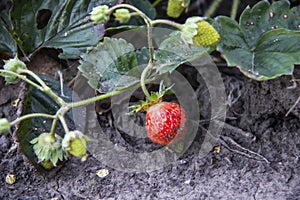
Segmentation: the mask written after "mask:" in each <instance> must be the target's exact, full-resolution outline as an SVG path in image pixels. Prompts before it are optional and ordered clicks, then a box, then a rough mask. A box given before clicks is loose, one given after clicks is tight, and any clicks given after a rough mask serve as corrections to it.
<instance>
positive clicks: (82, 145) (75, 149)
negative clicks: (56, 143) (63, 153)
mask: <svg viewBox="0 0 300 200" xmlns="http://www.w3.org/2000/svg"><path fill="white" fill-rule="evenodd" d="M69 147H70V150H69V153H70V154H71V155H73V156H75V157H79V158H81V157H83V156H85V155H86V142H85V140H81V139H79V138H75V139H74V140H72V141H71V143H70V146H69Z"/></svg>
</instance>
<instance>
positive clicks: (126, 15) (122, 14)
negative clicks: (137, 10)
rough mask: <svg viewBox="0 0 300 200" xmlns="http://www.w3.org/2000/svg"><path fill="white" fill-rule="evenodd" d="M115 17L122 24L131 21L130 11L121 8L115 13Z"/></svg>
mask: <svg viewBox="0 0 300 200" xmlns="http://www.w3.org/2000/svg"><path fill="white" fill-rule="evenodd" d="M114 16H115V17H116V20H117V21H119V22H120V23H126V22H128V21H129V19H130V17H131V14H130V12H129V10H128V9H126V8H120V9H117V10H116V11H115V13H114Z"/></svg>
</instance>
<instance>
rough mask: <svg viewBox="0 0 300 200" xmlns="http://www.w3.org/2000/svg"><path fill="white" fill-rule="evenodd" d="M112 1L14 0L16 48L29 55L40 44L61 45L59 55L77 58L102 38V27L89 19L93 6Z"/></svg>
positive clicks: (12, 14)
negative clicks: (18, 39)
mask: <svg viewBox="0 0 300 200" xmlns="http://www.w3.org/2000/svg"><path fill="white" fill-rule="evenodd" d="M111 2H114V1H113V0H79V1H77V0H64V1H62V0H45V1H34V0H31V1H28V0H15V1H14V2H13V7H12V9H11V18H12V21H13V27H14V31H15V33H16V34H17V36H19V37H20V39H21V42H20V43H19V45H20V47H21V48H22V49H23V51H24V52H25V53H26V54H28V55H29V54H31V53H33V52H34V51H35V50H37V49H38V48H41V47H54V48H61V49H62V50H63V53H62V54H60V57H61V58H78V57H79V55H80V54H81V53H82V52H86V49H87V48H88V47H90V46H95V45H96V44H97V43H98V41H99V39H101V38H102V37H103V34H104V27H103V26H102V25H95V24H93V23H92V22H91V21H89V12H90V11H91V10H92V8H93V7H94V6H96V5H100V4H108V3H111Z"/></svg>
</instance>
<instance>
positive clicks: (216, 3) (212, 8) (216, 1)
mask: <svg viewBox="0 0 300 200" xmlns="http://www.w3.org/2000/svg"><path fill="white" fill-rule="evenodd" d="M221 2H222V0H214V2H213V3H212V4H211V6H210V7H209V9H208V10H207V11H206V12H205V14H204V16H205V17H211V16H212V15H213V14H214V13H215V11H216V10H217V8H218V6H219V4H220V3H221Z"/></svg>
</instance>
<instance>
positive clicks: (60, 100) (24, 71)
mask: <svg viewBox="0 0 300 200" xmlns="http://www.w3.org/2000/svg"><path fill="white" fill-rule="evenodd" d="M20 73H24V74H28V75H30V76H31V77H32V78H34V79H35V80H36V81H37V82H38V83H39V84H40V85H41V86H42V88H43V91H44V92H45V93H47V94H48V95H49V96H51V97H52V98H53V99H54V100H55V101H56V102H57V103H59V104H60V105H61V106H63V105H65V104H66V102H65V101H64V100H63V99H62V98H60V97H59V96H58V95H56V94H55V93H54V92H53V91H52V90H51V88H49V87H48V86H47V85H46V83H45V82H44V81H43V80H42V79H41V78H40V77H39V76H38V75H36V74H35V73H34V72H32V71H30V70H28V69H22V70H20Z"/></svg>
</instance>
